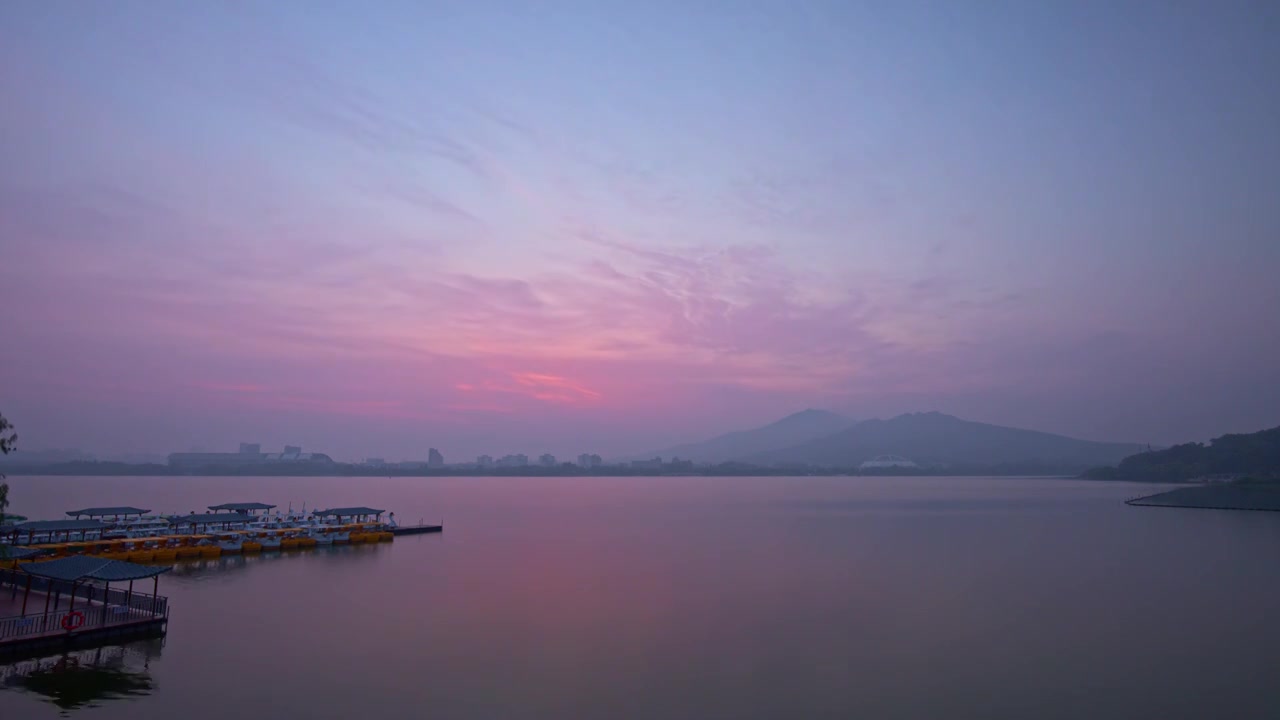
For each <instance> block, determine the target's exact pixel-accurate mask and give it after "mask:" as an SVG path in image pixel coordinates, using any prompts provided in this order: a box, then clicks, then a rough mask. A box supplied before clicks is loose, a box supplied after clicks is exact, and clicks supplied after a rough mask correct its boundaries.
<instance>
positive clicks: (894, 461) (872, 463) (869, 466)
mask: <svg viewBox="0 0 1280 720" xmlns="http://www.w3.org/2000/svg"><path fill="white" fill-rule="evenodd" d="M914 467H920V466H919V465H916V464H915V463H914V462H912V461H910V460H908V459H906V458H904V457H902V456H901V455H878V456H876V457H874V458H872V459H870V460H868V461H866V462H864V463H862V464H861V465H859V466H858V469H859V470H884V469H886V468H914Z"/></svg>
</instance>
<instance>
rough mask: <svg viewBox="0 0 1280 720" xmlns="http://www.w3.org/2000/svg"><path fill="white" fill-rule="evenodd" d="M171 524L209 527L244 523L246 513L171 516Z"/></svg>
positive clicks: (169, 518)
mask: <svg viewBox="0 0 1280 720" xmlns="http://www.w3.org/2000/svg"><path fill="white" fill-rule="evenodd" d="M167 519H168V520H169V522H171V523H173V524H175V525H177V524H188V525H209V524H218V523H234V522H244V521H245V516H244V513H235V512H233V513H203V514H202V513H195V514H193V515H170V516H169V517H168V518H167Z"/></svg>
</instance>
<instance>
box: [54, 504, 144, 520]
mask: <svg viewBox="0 0 1280 720" xmlns="http://www.w3.org/2000/svg"><path fill="white" fill-rule="evenodd" d="M149 512H151V511H150V510H144V509H142V508H136V507H129V506H128V505H121V506H119V507H91V508H85V509H83V510H68V511H67V514H68V515H70V516H72V517H74V518H79V517H80V516H81V515H84V516H86V517H91V518H95V517H105V516H107V515H112V516H115V515H146V514H147V513H149Z"/></svg>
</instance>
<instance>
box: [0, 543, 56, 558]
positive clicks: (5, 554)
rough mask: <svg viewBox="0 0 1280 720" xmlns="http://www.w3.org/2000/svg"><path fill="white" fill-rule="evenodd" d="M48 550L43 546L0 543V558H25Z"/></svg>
mask: <svg viewBox="0 0 1280 720" xmlns="http://www.w3.org/2000/svg"><path fill="white" fill-rule="evenodd" d="M47 552H49V551H48V550H45V549H44V548H34V547H22V546H18V545H0V560H26V559H27V558H32V557H35V556H37V555H43V554H45V553H47Z"/></svg>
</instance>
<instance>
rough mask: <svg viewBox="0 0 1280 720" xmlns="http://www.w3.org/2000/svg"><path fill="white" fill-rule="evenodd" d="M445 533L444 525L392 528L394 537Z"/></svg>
mask: <svg viewBox="0 0 1280 720" xmlns="http://www.w3.org/2000/svg"><path fill="white" fill-rule="evenodd" d="M438 532H444V525H422V524H419V525H406V526H404V527H393V528H391V534H392V535H425V534H426V533H438Z"/></svg>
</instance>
